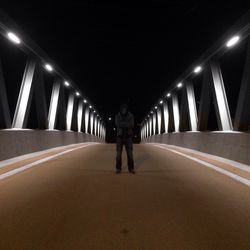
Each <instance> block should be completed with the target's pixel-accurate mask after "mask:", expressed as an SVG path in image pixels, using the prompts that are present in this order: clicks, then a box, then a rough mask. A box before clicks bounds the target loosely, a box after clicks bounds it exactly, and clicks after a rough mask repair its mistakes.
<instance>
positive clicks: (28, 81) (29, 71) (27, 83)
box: [12, 58, 36, 128]
mask: <svg viewBox="0 0 250 250" xmlns="http://www.w3.org/2000/svg"><path fill="white" fill-rule="evenodd" d="M35 66H36V61H35V59H33V58H29V59H28V61H27V63H26V66H25V70H24V74H23V80H22V84H21V88H20V91H19V96H18V100H17V105H16V110H15V114H14V118H13V123H12V128H25V127H26V122H27V116H28V112H29V107H28V106H29V102H30V98H31V89H32V82H33V76H34V72H35Z"/></svg>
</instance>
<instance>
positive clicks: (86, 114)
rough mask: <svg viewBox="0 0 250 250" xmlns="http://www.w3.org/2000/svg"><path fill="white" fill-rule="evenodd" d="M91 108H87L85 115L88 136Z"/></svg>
mask: <svg viewBox="0 0 250 250" xmlns="http://www.w3.org/2000/svg"><path fill="white" fill-rule="evenodd" d="M89 112H90V110H89V107H88V106H87V107H86V108H85V115H84V120H85V133H86V134H88V129H89Z"/></svg>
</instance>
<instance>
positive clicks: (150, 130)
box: [149, 115, 153, 136]
mask: <svg viewBox="0 0 250 250" xmlns="http://www.w3.org/2000/svg"><path fill="white" fill-rule="evenodd" d="M152 126H153V116H152V115H151V116H150V117H149V136H151V135H152Z"/></svg>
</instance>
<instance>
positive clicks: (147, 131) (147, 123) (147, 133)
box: [146, 119, 149, 137]
mask: <svg viewBox="0 0 250 250" xmlns="http://www.w3.org/2000/svg"><path fill="white" fill-rule="evenodd" d="M146 126H147V127H146V128H147V130H146V137H148V136H149V119H147V122H146Z"/></svg>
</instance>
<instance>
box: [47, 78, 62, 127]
mask: <svg viewBox="0 0 250 250" xmlns="http://www.w3.org/2000/svg"><path fill="white" fill-rule="evenodd" d="M60 87H61V86H60V81H59V79H57V80H56V81H55V82H54V84H53V89H52V93H51V98H50V106H49V115H48V129H55V122H56V116H57V110H58V101H59V94H60Z"/></svg>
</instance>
